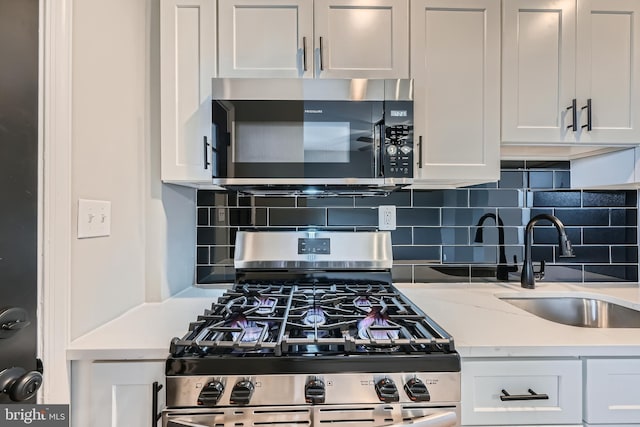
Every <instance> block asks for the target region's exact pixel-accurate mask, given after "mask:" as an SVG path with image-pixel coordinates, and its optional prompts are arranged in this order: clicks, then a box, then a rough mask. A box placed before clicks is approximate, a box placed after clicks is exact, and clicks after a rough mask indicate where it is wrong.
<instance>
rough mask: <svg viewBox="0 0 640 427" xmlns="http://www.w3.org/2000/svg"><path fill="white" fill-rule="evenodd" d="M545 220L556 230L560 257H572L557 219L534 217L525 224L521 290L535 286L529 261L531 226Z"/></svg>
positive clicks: (531, 240)
mask: <svg viewBox="0 0 640 427" xmlns="http://www.w3.org/2000/svg"><path fill="white" fill-rule="evenodd" d="M543 219H546V220H547V221H551V222H552V223H553V225H555V226H556V230H558V245H559V246H560V257H563V258H569V257H574V256H575V255H574V254H573V248H572V247H571V241H569V238H568V237H567V233H566V232H565V231H564V224H562V221H560V220H559V219H558V218H557V217H555V216H553V215H549V214H540V215H536V216H534V217H533V218H531V220H530V221H529V222H528V223H527V227H526V228H525V232H524V262H523V264H522V276H520V285H521V286H522V287H523V288H527V289H533V288H535V286H536V282H535V275H534V272H533V262H532V261H531V244H532V243H533V226H534V225H536V223H537V222H538V221H540V220H543Z"/></svg>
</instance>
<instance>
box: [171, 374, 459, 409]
mask: <svg viewBox="0 0 640 427" xmlns="http://www.w3.org/2000/svg"><path fill="white" fill-rule="evenodd" d="M459 400H460V373H459V372H437V373H425V372H416V373H388V374H385V373H380V374H375V373H374V374H367V373H341V374H323V375H303V374H298V375H277V374H269V375H256V376H223V377H215V376H204V375H203V376H175V377H167V406H168V407H173V408H180V407H201V408H211V407H223V406H243V405H303V404H313V405H322V404H327V405H331V404H363V403H370V404H374V403H381V402H382V403H394V402H400V403H409V402H429V403H431V404H433V403H438V402H443V403H444V402H457V401H459Z"/></svg>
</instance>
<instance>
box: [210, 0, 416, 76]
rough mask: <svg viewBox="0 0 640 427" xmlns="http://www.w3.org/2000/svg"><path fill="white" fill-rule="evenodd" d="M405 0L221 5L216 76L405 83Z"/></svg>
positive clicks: (235, 1)
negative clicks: (371, 79) (340, 79)
mask: <svg viewBox="0 0 640 427" xmlns="http://www.w3.org/2000/svg"><path fill="white" fill-rule="evenodd" d="M408 9H409V6H408V1H407V0H402V1H398V0H315V1H313V2H312V1H309V0H261V1H259V2H256V1H249V0H228V1H227V0H226V1H222V2H220V5H219V38H220V39H219V40H220V43H219V45H220V52H219V53H220V59H219V65H220V77H276V78H277V77H285V78H286V77H310V78H313V77H316V78H406V77H408V74H409V29H408V23H409V15H408Z"/></svg>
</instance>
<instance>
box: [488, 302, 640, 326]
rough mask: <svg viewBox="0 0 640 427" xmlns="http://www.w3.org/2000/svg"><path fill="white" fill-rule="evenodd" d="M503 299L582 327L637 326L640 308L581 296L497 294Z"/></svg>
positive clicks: (538, 314) (542, 314)
mask: <svg viewBox="0 0 640 427" xmlns="http://www.w3.org/2000/svg"><path fill="white" fill-rule="evenodd" d="M500 299H501V300H502V301H505V302H508V303H509V304H513V305H514V306H516V307H518V308H521V309H523V310H525V311H528V312H529V313H531V314H535V315H536V316H538V317H542V318H543V319H547V320H550V321H552V322H556V323H563V324H565V325H570V326H580V327H583V328H640V311H638V310H634V309H631V308H628V307H624V306H622V305H619V304H615V303H612V302H608V301H603V300H600V299H595V298H580V297H532V298H523V297H500Z"/></svg>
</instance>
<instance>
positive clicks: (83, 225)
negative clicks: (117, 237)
mask: <svg viewBox="0 0 640 427" xmlns="http://www.w3.org/2000/svg"><path fill="white" fill-rule="evenodd" d="M109 235H111V202H108V201H104V200H85V199H79V200H78V239H86V238H88V237H104V236H109Z"/></svg>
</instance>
